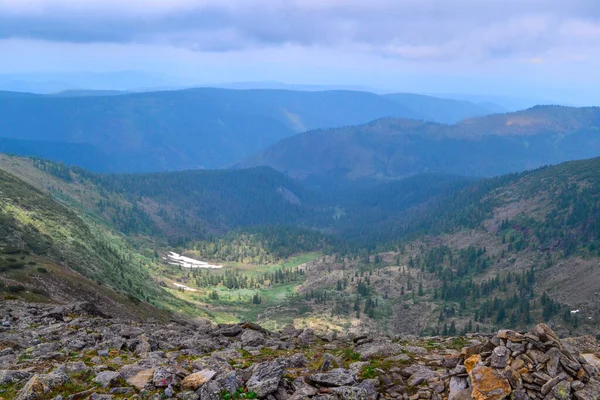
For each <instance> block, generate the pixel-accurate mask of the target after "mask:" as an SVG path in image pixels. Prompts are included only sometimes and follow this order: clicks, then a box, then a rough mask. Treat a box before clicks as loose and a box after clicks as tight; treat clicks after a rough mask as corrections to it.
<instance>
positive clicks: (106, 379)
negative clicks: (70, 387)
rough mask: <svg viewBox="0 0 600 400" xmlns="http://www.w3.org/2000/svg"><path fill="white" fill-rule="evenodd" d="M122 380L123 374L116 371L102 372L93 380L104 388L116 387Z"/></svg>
mask: <svg viewBox="0 0 600 400" xmlns="http://www.w3.org/2000/svg"><path fill="white" fill-rule="evenodd" d="M119 378H121V374H119V373H118V372H115V371H103V372H100V373H99V374H98V375H96V377H95V378H94V379H93V381H94V382H96V383H98V384H100V385H101V386H102V387H110V386H115V385H116V384H117V382H118V381H119Z"/></svg>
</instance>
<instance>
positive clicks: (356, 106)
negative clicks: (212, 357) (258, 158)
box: [0, 88, 418, 171]
mask: <svg viewBox="0 0 600 400" xmlns="http://www.w3.org/2000/svg"><path fill="white" fill-rule="evenodd" d="M0 107H1V108H2V110H3V115H4V118H2V120H1V121H0V137H4V138H10V139H20V140H31V141H38V142H63V143H85V144H87V145H90V146H93V147H95V149H96V151H97V152H99V153H102V154H103V155H104V159H102V158H101V157H97V158H96V159H94V160H93V162H91V163H88V165H86V167H89V168H92V169H93V170H96V171H161V170H177V169H195V168H217V167H222V166H226V165H228V164H231V163H233V162H236V161H238V160H239V159H241V158H243V157H247V156H249V155H250V154H252V153H254V152H256V151H258V150H260V149H262V148H264V147H266V146H268V145H271V144H273V143H275V142H276V141H277V140H280V139H282V138H285V137H288V136H291V135H293V134H294V133H297V132H301V131H304V130H308V129H315V128H321V127H335V126H345V125H352V124H358V123H365V122H367V121H369V120H373V119H375V118H380V117H384V116H395V117H404V118H415V117H418V115H417V114H415V113H413V112H412V111H411V110H409V109H407V108H406V107H404V106H402V105H401V104H398V103H396V102H393V101H391V100H388V99H385V98H383V97H380V96H377V95H375V94H372V93H365V92H350V91H332V92H292V91H278V90H248V91H236V90H225V89H210V88H207V89H189V90H180V91H165V92H149V93H131V94H122V95H118V96H113V95H98V94H94V93H93V92H92V93H91V94H89V95H81V92H77V93H73V94H72V95H69V94H68V93H63V94H62V95H61V96H42V95H37V96H35V95H18V94H15V95H9V94H6V95H0ZM43 146H44V143H42V144H40V145H39V146H38V147H37V149H38V150H40V149H43ZM25 150H27V151H30V152H27V151H25ZM40 151H41V150H40ZM19 154H22V155H38V156H48V154H42V153H40V152H39V151H36V148H33V147H30V148H28V149H24V151H23V152H21V153H19ZM55 156H56V157H57V159H59V160H61V161H68V162H71V161H77V160H73V159H68V158H63V157H61V155H60V154H56V155H55Z"/></svg>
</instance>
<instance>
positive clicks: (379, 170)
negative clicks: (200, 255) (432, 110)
mask: <svg viewBox="0 0 600 400" xmlns="http://www.w3.org/2000/svg"><path fill="white" fill-rule="evenodd" d="M599 127H600V108H598V107H588V108H571V107H558V106H540V107H534V108H531V109H529V110H525V111H520V112H516V113H509V114H496V115H490V116H486V117H480V118H472V119H467V120H464V121H462V122H459V123H457V124H454V125H442V124H434V123H427V122H418V121H408V120H398V119H382V120H378V121H374V122H371V123H369V124H366V125H362V126H356V127H345V128H338V129H329V130H316V131H311V132H306V133H302V134H299V135H296V136H293V137H290V138H287V139H284V140H282V141H280V142H279V143H277V144H276V145H274V146H271V147H270V148H268V149H266V150H264V151H262V152H259V153H257V154H255V155H254V156H252V157H250V158H249V159H247V160H246V161H244V162H242V163H240V164H239V166H241V167H250V166H257V165H266V166H270V167H272V168H275V169H277V170H279V171H283V172H285V173H287V174H289V175H290V176H292V177H294V178H297V179H300V180H305V181H307V182H310V181H314V180H319V179H321V180H323V179H327V178H329V179H338V180H339V179H346V180H360V179H363V180H364V179H379V180H381V179H395V178H403V177H407V176H411V175H415V174H422V173H442V174H451V175H461V176H479V177H485V176H496V175H502V174H506V173H512V172H519V171H523V170H526V169H532V168H537V167H540V166H543V165H550V164H557V163H560V162H564V161H569V160H575V159H582V158H589V157H595V156H597V155H598V154H600V146H599V145H598V143H600V142H599V141H598V134H599V132H600V131H599V129H600V128H599Z"/></svg>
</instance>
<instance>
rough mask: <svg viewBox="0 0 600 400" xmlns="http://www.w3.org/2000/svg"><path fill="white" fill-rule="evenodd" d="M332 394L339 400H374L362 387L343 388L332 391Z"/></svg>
mask: <svg viewBox="0 0 600 400" xmlns="http://www.w3.org/2000/svg"><path fill="white" fill-rule="evenodd" d="M331 392H332V394H333V395H334V396H335V398H337V399H339V400H367V399H372V398H373V397H372V396H369V393H368V392H367V391H366V390H365V389H363V388H360V387H355V386H342V387H336V388H333V389H331Z"/></svg>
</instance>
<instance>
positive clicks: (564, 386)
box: [552, 381, 571, 400]
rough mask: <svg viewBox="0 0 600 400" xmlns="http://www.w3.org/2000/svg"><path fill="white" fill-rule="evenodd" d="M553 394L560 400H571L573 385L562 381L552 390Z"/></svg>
mask: <svg viewBox="0 0 600 400" xmlns="http://www.w3.org/2000/svg"><path fill="white" fill-rule="evenodd" d="M552 394H553V395H554V397H556V398H557V399H558V400H569V399H570V398H571V383H569V382H568V381H560V382H558V383H557V384H556V386H554V387H553V388H552Z"/></svg>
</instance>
